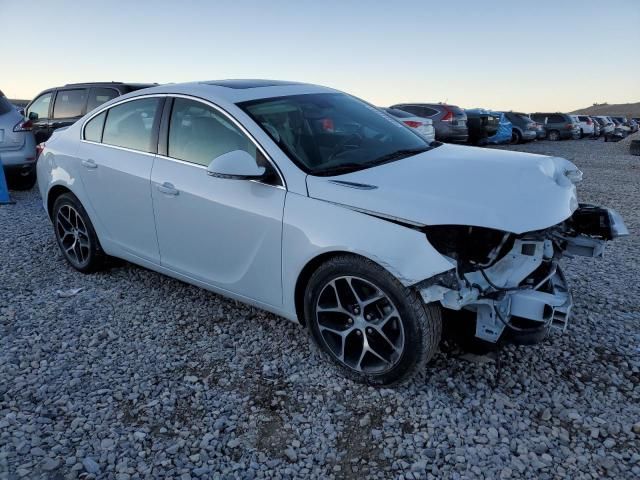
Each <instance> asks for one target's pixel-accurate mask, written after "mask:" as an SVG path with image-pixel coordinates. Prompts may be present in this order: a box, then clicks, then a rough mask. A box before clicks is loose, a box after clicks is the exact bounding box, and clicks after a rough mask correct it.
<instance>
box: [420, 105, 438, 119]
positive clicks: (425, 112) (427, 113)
mask: <svg viewBox="0 0 640 480" xmlns="http://www.w3.org/2000/svg"><path fill="white" fill-rule="evenodd" d="M437 114H438V110H436V109H434V108H429V107H422V115H421V116H422V117H433V116H434V115H437Z"/></svg>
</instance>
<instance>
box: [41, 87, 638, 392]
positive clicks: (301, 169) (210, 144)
mask: <svg viewBox="0 0 640 480" xmlns="http://www.w3.org/2000/svg"><path fill="white" fill-rule="evenodd" d="M581 178H582V172H580V171H579V170H578V169H577V167H576V166H575V165H573V164H572V163H571V162H569V161H568V160H565V159H562V158H556V157H545V156H541V155H531V154H525V153H518V152H509V151H499V150H485V149H479V148H472V147H463V146H459V145H447V144H443V143H438V142H433V143H431V144H429V143H427V142H426V140H425V139H424V138H423V137H421V136H420V135H417V134H416V133H414V131H413V130H412V129H409V128H406V127H405V126H403V125H401V124H400V123H399V122H397V121H396V120H394V119H393V118H391V117H389V116H388V115H386V114H383V113H382V112H380V110H378V109H377V108H376V107H374V106H373V105H371V104H368V103H366V102H364V101H362V100H358V99H357V98H355V97H353V96H351V95H347V94H344V93H342V92H339V91H336V90H333V89H329V88H324V87H320V86H316V85H305V84H299V83H295V82H277V81H270V80H223V81H213V82H201V83H188V84H182V85H179V84H169V85H165V86H161V87H154V88H150V89H146V90H140V91H137V92H135V93H130V94H127V95H124V96H122V97H118V98H117V99H114V100H112V101H110V102H107V103H106V104H104V105H102V106H100V107H98V108H97V109H95V110H93V111H92V112H90V113H88V114H87V115H86V116H85V117H83V118H82V119H80V120H79V121H77V122H76V123H74V124H73V125H72V126H70V127H69V128H68V129H66V130H64V131H60V130H57V131H56V132H54V134H53V135H52V137H51V138H50V139H49V140H48V141H47V143H46V146H45V147H44V149H43V151H42V153H41V155H40V158H39V159H38V185H39V187H40V192H41V194H42V199H43V206H44V208H45V209H46V211H47V213H48V214H49V217H50V218H51V221H52V223H53V228H54V232H55V235H56V239H57V242H58V245H59V247H60V249H61V251H62V254H63V255H64V256H65V258H66V260H67V261H68V262H69V263H70V264H71V265H72V266H73V267H74V268H76V269H78V270H80V271H82V272H90V271H92V270H95V269H97V268H98V267H99V266H100V264H101V262H102V261H103V260H104V258H105V256H106V255H111V256H115V257H120V258H124V259H126V260H129V261H131V262H133V263H136V264H139V265H143V266H145V267H147V268H150V269H153V270H156V271H158V272H161V273H164V274H166V275H170V276H172V277H175V278H178V279H181V280H183V281H185V282H188V283H192V284H194V285H198V286H200V287H204V288H207V289H210V290H212V291H214V292H218V293H220V294H222V295H225V296H228V297H231V298H235V299H236V300H239V301H242V302H246V303H249V304H252V305H255V306H257V307H260V308H263V309H265V310H269V311H271V312H273V313H276V314H278V315H281V316H283V317H285V318H288V319H290V320H293V321H295V322H300V323H301V324H302V325H304V326H306V327H307V329H308V330H309V331H310V333H311V335H312V337H313V339H314V340H315V341H316V342H317V344H318V345H319V346H320V348H321V349H322V350H323V351H324V352H325V353H326V355H327V356H328V357H329V358H330V359H331V360H333V361H334V362H335V363H336V364H337V365H338V366H339V367H340V368H341V369H342V371H343V372H344V373H345V374H347V375H348V376H350V377H351V378H353V379H355V380H358V381H361V382H367V383H371V384H389V383H394V382H398V381H401V380H403V379H406V378H408V377H409V376H410V375H412V374H413V373H415V372H416V371H419V370H420V369H421V367H422V366H423V365H424V364H425V363H426V362H427V361H428V360H429V359H430V358H431V357H432V356H433V355H434V354H435V352H436V351H437V348H438V345H439V342H440V339H441V333H442V322H443V321H451V318H452V317H450V316H449V315H447V318H443V317H442V316H441V312H442V311H446V312H448V313H449V314H451V315H453V316H456V315H459V314H461V315H464V316H471V318H472V319H475V324H474V326H473V334H472V335H475V337H477V338H478V339H479V340H482V341H484V342H490V343H496V342H498V341H499V340H500V339H503V338H508V339H510V341H516V339H519V341H520V342H524V341H525V340H526V342H527V343H531V341H532V338H537V339H542V338H544V337H545V336H546V335H547V333H548V332H549V331H550V330H551V329H552V328H554V329H556V330H560V331H562V330H564V329H565V328H566V326H567V321H568V319H569V316H570V311H571V305H572V297H571V294H570V292H569V287H568V285H567V283H566V280H565V277H564V276H563V274H562V265H561V264H560V263H559V262H560V259H561V258H562V257H563V256H564V255H565V254H568V255H586V256H590V257H600V256H602V252H603V248H604V244H605V243H606V240H609V239H613V238H615V237H616V236H619V235H622V234H625V233H627V231H626V228H625V227H624V224H623V222H622V220H621V219H620V217H619V216H618V215H617V214H616V213H615V212H614V211H611V210H608V209H605V208H599V207H594V206H590V205H581V204H579V203H578V199H577V196H576V187H575V184H576V183H577V182H579V181H580V179H581ZM87 281H88V282H90V281H91V280H87ZM239 320H240V319H239ZM459 320H460V321H461V323H457V324H456V325H458V326H457V327H456V328H458V329H462V328H463V325H467V323H466V322H465V321H464V318H459ZM240 321H241V320H240ZM453 321H455V320H453ZM523 332H524V333H523Z"/></svg>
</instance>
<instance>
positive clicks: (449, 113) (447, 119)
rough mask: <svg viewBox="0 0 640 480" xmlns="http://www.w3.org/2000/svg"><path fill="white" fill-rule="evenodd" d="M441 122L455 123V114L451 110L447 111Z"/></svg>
mask: <svg viewBox="0 0 640 480" xmlns="http://www.w3.org/2000/svg"><path fill="white" fill-rule="evenodd" d="M441 121H443V122H451V121H453V112H452V111H451V110H447V113H445V115H444V117H442V119H441Z"/></svg>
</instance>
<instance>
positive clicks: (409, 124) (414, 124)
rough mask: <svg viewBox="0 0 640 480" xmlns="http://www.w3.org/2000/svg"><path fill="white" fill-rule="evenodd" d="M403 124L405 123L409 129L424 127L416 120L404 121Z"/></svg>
mask: <svg viewBox="0 0 640 480" xmlns="http://www.w3.org/2000/svg"><path fill="white" fill-rule="evenodd" d="M402 123H404V124H405V125H406V126H407V127H411V128H418V127H421V126H422V125H424V123H422V122H416V121H415V120H403V121H402Z"/></svg>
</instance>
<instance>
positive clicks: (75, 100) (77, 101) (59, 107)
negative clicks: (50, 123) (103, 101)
mask: <svg viewBox="0 0 640 480" xmlns="http://www.w3.org/2000/svg"><path fill="white" fill-rule="evenodd" d="M86 101H87V89H86V88H79V89H75V90H59V91H58V94H57V95H56V101H55V103H54V104H53V118H73V117H79V116H81V115H82V109H83V108H84V105H85V103H86Z"/></svg>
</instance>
